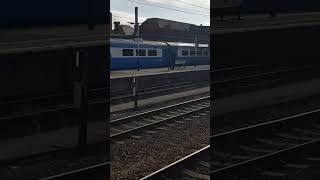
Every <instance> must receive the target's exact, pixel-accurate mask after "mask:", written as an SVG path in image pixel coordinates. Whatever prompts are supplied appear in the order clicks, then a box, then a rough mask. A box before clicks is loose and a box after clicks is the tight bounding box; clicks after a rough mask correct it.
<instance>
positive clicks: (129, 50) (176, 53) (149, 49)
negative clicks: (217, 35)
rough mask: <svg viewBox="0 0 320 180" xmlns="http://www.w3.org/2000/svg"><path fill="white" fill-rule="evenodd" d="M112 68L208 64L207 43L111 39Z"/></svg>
mask: <svg viewBox="0 0 320 180" xmlns="http://www.w3.org/2000/svg"><path fill="white" fill-rule="evenodd" d="M110 53H111V70H126V69H147V68H160V67H170V66H172V65H173V63H175V66H181V65H182V66H195V65H205V64H209V63H210V58H209V54H210V53H209V47H208V45H207V44H199V45H198V46H197V47H196V46H195V44H194V43H176V42H158V41H143V40H142V41H141V40H139V41H136V40H134V39H110Z"/></svg>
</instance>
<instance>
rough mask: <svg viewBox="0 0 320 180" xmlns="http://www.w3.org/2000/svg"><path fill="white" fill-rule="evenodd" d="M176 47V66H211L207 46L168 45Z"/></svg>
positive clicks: (191, 44) (189, 44) (188, 44)
mask: <svg viewBox="0 0 320 180" xmlns="http://www.w3.org/2000/svg"><path fill="white" fill-rule="evenodd" d="M168 44H170V46H172V47H175V51H176V60H175V65H176V66H179V65H180V66H181V65H183V66H196V65H208V64H210V57H209V54H210V53H209V47H208V45H207V44H199V45H197V46H195V43H168Z"/></svg>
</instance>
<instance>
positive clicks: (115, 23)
mask: <svg viewBox="0 0 320 180" xmlns="http://www.w3.org/2000/svg"><path fill="white" fill-rule="evenodd" d="M114 33H115V34H119V33H120V22H119V21H115V22H114Z"/></svg>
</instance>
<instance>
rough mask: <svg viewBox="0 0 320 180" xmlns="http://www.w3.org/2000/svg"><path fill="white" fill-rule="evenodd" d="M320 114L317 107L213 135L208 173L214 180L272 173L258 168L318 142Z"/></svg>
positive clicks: (290, 155)
mask: <svg viewBox="0 0 320 180" xmlns="http://www.w3.org/2000/svg"><path fill="white" fill-rule="evenodd" d="M319 115H320V109H316V110H313V111H309V112H305V113H300V114H296V115H293V116H289V117H285V118H281V119H277V120H274V121H270V122H265V123H261V124H257V125H253V126H249V127H245V128H241V129H237V130H233V131H229V132H225V133H220V134H215V135H213V136H212V137H211V138H212V139H211V142H213V144H214V146H215V147H216V148H215V150H214V151H212V153H211V159H213V161H212V162H211V170H210V174H211V176H212V177H214V178H217V179H241V178H245V179H246V177H248V176H252V175H257V174H258V175H264V176H269V177H270V176H272V173H267V170H261V169H268V168H271V167H272V166H273V163H272V162H273V161H277V162H278V163H279V162H280V161H279V159H280V158H281V157H291V158H292V157H294V156H292V155H293V154H297V153H299V152H300V153H308V152H309V150H310V147H314V145H315V144H319V142H320V121H319V120H318V117H319ZM286 165H288V164H286ZM295 167H298V166H295ZM289 168H290V167H289ZM292 168H293V169H294V167H292ZM296 169H297V168H296ZM268 174H269V175H268ZM287 174H288V173H287ZM273 175H276V173H274V174H273ZM271 179H272V178H271Z"/></svg>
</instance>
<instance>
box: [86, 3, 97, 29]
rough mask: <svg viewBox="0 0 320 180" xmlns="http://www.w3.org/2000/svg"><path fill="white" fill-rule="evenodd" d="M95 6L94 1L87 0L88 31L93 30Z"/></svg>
mask: <svg viewBox="0 0 320 180" xmlns="http://www.w3.org/2000/svg"><path fill="white" fill-rule="evenodd" d="M95 6H96V0H88V30H93V29H94V26H95V23H94V21H95Z"/></svg>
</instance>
